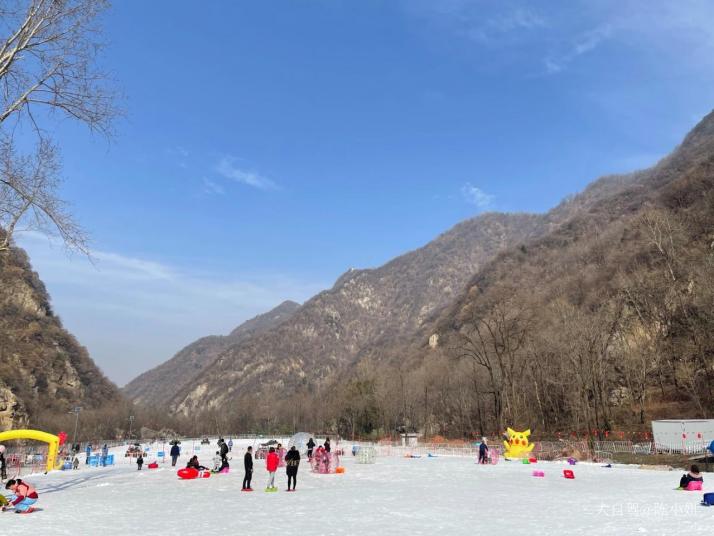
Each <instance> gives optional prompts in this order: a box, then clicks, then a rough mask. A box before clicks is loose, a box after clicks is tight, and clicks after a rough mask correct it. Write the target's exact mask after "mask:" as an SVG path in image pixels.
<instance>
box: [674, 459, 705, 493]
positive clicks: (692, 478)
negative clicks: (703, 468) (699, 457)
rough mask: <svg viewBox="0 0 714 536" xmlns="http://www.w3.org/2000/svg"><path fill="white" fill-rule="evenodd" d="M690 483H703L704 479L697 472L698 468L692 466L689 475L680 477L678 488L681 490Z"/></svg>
mask: <svg viewBox="0 0 714 536" xmlns="http://www.w3.org/2000/svg"><path fill="white" fill-rule="evenodd" d="M690 482H704V478H703V477H702V474H701V473H700V472H699V466H697V465H692V467H691V469H690V470H689V473H687V474H686V475H682V478H681V479H680V480H679V487H680V488H682V489H683V488H686V487H687V486H688V485H689V483H690Z"/></svg>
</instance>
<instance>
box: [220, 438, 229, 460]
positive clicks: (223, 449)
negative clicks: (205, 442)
mask: <svg viewBox="0 0 714 536" xmlns="http://www.w3.org/2000/svg"><path fill="white" fill-rule="evenodd" d="M218 444H219V445H220V446H221V450H220V453H221V461H222V462H223V465H228V445H227V444H226V442H225V441H224V440H223V438H221V439H219V440H218Z"/></svg>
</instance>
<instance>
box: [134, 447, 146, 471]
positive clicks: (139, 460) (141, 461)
mask: <svg viewBox="0 0 714 536" xmlns="http://www.w3.org/2000/svg"><path fill="white" fill-rule="evenodd" d="M142 465H144V455H143V454H142V453H141V452H140V453H139V457H138V458H137V459H136V468H137V470H138V471H141V466H142Z"/></svg>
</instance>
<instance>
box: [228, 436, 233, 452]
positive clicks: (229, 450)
mask: <svg viewBox="0 0 714 536" xmlns="http://www.w3.org/2000/svg"><path fill="white" fill-rule="evenodd" d="M228 452H233V440H232V439H229V440H228Z"/></svg>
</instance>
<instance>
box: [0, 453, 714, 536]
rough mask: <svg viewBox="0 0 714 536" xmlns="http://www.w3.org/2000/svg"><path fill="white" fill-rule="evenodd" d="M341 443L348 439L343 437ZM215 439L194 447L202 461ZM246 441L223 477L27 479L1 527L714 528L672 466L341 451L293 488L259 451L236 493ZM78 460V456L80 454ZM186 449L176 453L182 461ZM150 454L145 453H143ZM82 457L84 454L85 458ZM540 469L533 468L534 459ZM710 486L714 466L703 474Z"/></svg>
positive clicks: (179, 530) (302, 530)
mask: <svg viewBox="0 0 714 536" xmlns="http://www.w3.org/2000/svg"><path fill="white" fill-rule="evenodd" d="M344 446H345V447H346V450H349V446H348V445H346V444H345V445H344ZM214 452H215V447H213V446H212V447H208V448H206V447H205V446H204V447H203V448H202V450H201V452H200V453H199V459H200V460H201V462H202V463H203V464H204V465H209V460H210V458H211V456H212V455H213V453H214ZM243 452H244V445H242V444H241V443H240V442H236V445H234V447H233V452H232V453H231V456H232V458H233V459H232V461H231V470H232V472H231V473H229V474H227V475H213V476H211V478H208V479H204V480H193V481H181V480H178V479H177V477H176V473H175V470H173V469H172V468H171V466H170V465H171V464H170V462H168V461H167V462H166V463H163V464H161V465H160V468H159V469H155V470H148V469H147V468H146V465H145V466H144V469H143V470H142V471H141V472H139V471H137V470H136V466H135V465H134V464H130V463H129V462H128V461H126V459H125V458H123V457H122V456H123V452H121V453H120V452H119V451H116V453H117V454H120V456H118V459H119V460H120V462H119V464H118V465H117V466H115V467H108V468H82V469H81V470H79V471H54V472H52V473H50V474H48V475H34V476H31V477H28V478H27V480H28V481H30V482H31V483H33V484H35V485H36V486H37V487H38V489H39V492H40V500H39V501H38V504H37V506H38V507H39V508H41V510H40V511H38V512H35V513H33V514H30V515H24V516H23V515H16V514H14V513H12V512H5V513H2V514H0V534H3V535H5V534H7V535H12V534H38V535H43V536H51V535H62V534H66V535H72V536H77V535H105V536H112V535H122V536H125V535H150V536H154V535H183V534H186V535H189V534H190V535H193V534H196V535H202V536H205V535H213V534H216V535H218V534H220V535H228V534H250V535H263V534H265V535H268V534H270V535H276V534H291V535H301V536H307V535H310V536H316V535H342V534H344V535H379V534H389V535H415V534H446V535H448V536H457V535H469V536H473V535H474V534H504V535H505V534H507V535H508V536H515V535H521V534H523V535H529V536H538V535H554V534H567V535H578V534H583V535H584V534H587V535H600V534H613V535H618V536H620V535H628V534H668V535H671V534H675V533H677V534H689V535H691V534H712V531H713V530H714V508H706V507H702V506H699V502H700V501H701V497H702V494H701V493H694V492H682V491H675V490H673V488H675V487H676V486H677V484H678V481H679V477H680V476H681V475H680V473H679V472H660V471H649V470H641V469H637V468H635V467H630V466H617V467H614V468H611V469H606V468H602V467H601V466H599V465H595V464H578V465H576V466H575V467H574V468H573V469H574V472H575V476H576V478H575V480H566V479H564V478H563V477H562V470H563V469H564V468H566V467H568V466H567V465H564V464H560V463H543V462H539V463H538V464H537V465H530V466H529V465H522V464H519V463H509V462H505V463H504V462H502V463H499V464H498V465H496V466H478V465H476V464H475V463H474V461H473V460H470V459H466V458H448V457H436V458H418V459H409V458H378V459H377V463H376V464H374V465H358V464H355V463H354V460H353V458H352V457H351V456H347V457H345V458H344V459H343V464H342V465H344V466H345V468H346V473H345V474H343V475H313V474H311V473H310V472H309V467H308V465H307V463H305V462H303V463H302V464H301V466H300V472H299V475H298V485H297V493H285V492H284V490H285V488H286V477H285V473H284V469H280V470H279V471H278V474H277V479H276V481H277V483H278V485H279V489H280V493H264V492H263V491H262V490H263V488H264V486H265V482H266V479H267V473H266V472H265V469H264V462H263V461H262V460H256V463H255V468H256V470H255V473H254V477H253V488H254V489H255V490H256V491H254V492H253V493H245V492H241V491H240V488H241V483H242V478H243V471H242V468H243V460H242V456H243ZM81 459H82V458H81ZM187 459H188V453H187V454H183V455H182V456H181V458H180V459H179V463H180V464H181V466H183V465H185V463H186V460H187ZM151 460H152V457H151V456H150V457H149V458H147V463H148V462H149V461H151ZM82 461H84V460H83V459H82ZM535 468H537V469H540V470H544V471H545V474H546V476H545V478H534V477H532V476H531V472H532V471H533V469H535ZM704 478H705V491H714V474H711V473H710V474H705V475H704Z"/></svg>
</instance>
